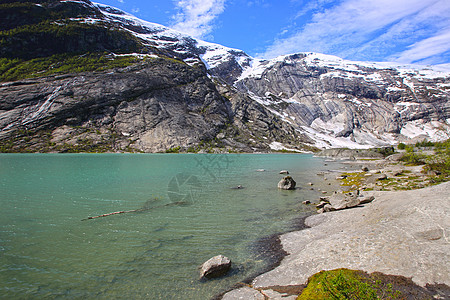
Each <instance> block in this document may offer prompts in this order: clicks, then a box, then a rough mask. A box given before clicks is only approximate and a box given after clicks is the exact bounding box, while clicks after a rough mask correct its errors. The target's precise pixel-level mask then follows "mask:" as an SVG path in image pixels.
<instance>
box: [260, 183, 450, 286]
mask: <svg viewBox="0 0 450 300" xmlns="http://www.w3.org/2000/svg"><path fill="white" fill-rule="evenodd" d="M373 195H374V196H375V201H374V202H372V203H371V204H368V205H366V206H365V207H358V208H353V209H350V210H342V211H336V212H329V213H326V214H323V215H315V216H311V217H309V218H307V219H306V223H307V224H308V225H309V226H313V227H312V228H309V229H306V230H302V231H297V232H291V233H287V234H284V235H282V236H281V242H282V245H283V248H284V250H285V251H286V252H288V253H289V255H288V256H286V257H285V258H284V259H283V261H282V263H281V265H280V266H279V267H277V268H276V269H274V270H272V271H270V272H268V273H265V274H263V275H260V276H259V277H257V278H255V279H254V281H253V286H254V288H267V287H270V286H277V285H278V286H287V285H299V284H305V283H306V281H307V279H308V277H310V276H311V275H313V274H315V273H317V272H319V271H321V270H332V269H337V268H350V269H356V270H363V271H366V272H375V271H377V272H382V273H385V274H390V275H401V276H405V277H410V278H412V280H413V281H414V282H415V283H416V284H418V285H421V286H425V284H426V283H431V284H433V283H443V284H447V285H450V242H449V235H450V182H447V183H443V184H440V185H438V186H433V187H429V188H425V189H420V190H412V191H401V192H373Z"/></svg>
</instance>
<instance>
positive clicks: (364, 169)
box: [361, 166, 369, 172]
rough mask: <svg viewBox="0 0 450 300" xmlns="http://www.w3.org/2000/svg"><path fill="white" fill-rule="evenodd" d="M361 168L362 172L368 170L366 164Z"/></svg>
mask: <svg viewBox="0 0 450 300" xmlns="http://www.w3.org/2000/svg"><path fill="white" fill-rule="evenodd" d="M361 170H363V171H364V172H369V168H368V167H367V166H364V167H362V168H361Z"/></svg>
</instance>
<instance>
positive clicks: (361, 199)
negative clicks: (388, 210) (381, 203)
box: [358, 196, 375, 204]
mask: <svg viewBox="0 0 450 300" xmlns="http://www.w3.org/2000/svg"><path fill="white" fill-rule="evenodd" d="M358 200H359V204H366V203H370V202H372V201H373V200H375V197H374V196H369V197H359V199H358Z"/></svg>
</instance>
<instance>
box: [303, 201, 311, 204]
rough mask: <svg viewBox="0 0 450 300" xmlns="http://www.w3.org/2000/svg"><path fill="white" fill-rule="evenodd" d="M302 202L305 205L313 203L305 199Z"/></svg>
mask: <svg viewBox="0 0 450 300" xmlns="http://www.w3.org/2000/svg"><path fill="white" fill-rule="evenodd" d="M302 203H303V204H305V205H308V204H311V201H309V200H305V201H303V202H302Z"/></svg>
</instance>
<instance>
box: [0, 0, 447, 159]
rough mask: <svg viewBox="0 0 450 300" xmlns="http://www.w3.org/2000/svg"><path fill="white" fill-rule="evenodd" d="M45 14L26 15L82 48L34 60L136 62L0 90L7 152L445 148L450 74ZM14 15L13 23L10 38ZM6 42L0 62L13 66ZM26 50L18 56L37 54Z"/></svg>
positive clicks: (103, 10)
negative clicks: (278, 52)
mask: <svg viewBox="0 0 450 300" xmlns="http://www.w3.org/2000/svg"><path fill="white" fill-rule="evenodd" d="M49 3H50V4H46V2H45V1H40V3H37V2H36V4H35V7H34V9H37V10H40V11H39V14H40V15H41V16H44V15H45V13H46V12H48V11H51V12H53V13H52V14H50V13H49V14H48V16H54V15H55V13H54V11H57V12H58V14H60V15H61V17H60V18H61V19H57V20H52V21H51V24H56V25H57V26H68V25H66V24H74V23H75V24H82V25H83V26H79V27H76V28H77V29H76V30H80V31H82V33H80V34H79V35H78V36H79V37H80V41H75V42H76V43H74V42H73V41H70V40H69V43H68V42H67V39H66V40H64V41H65V44H62V45H61V43H60V44H58V42H60V41H58V40H57V39H58V37H50V38H53V39H56V41H55V43H53V44H55V45H59V46H58V48H51V47H52V45H53V44H52V43H46V44H45V45H44V46H46V47H50V48H49V49H47V48H45V47H44V46H43V45H38V47H39V53H36V55H41V56H42V53H48V55H51V54H54V53H56V54H58V53H61V51H62V53H66V52H67V51H71V52H80V51H81V52H83V51H91V52H92V51H107V52H110V53H111V55H110V57H121V56H135V57H136V58H139V59H143V60H142V62H140V63H138V64H136V65H135V66H133V67H132V66H130V67H126V68H122V69H120V68H115V69H112V70H107V71H104V72H103V73H98V72H97V73H89V74H87V73H86V74H81V75H80V74H68V75H65V76H59V77H58V76H54V77H50V78H49V77H46V78H43V79H33V80H31V81H30V80H29V81H24V82H12V83H11V82H10V83H4V84H3V85H2V86H1V87H0V95H2V96H3V103H2V102H0V130H1V132H0V139H2V138H3V139H6V140H8V141H11V137H12V136H14V135H17V132H19V131H20V132H22V131H23V130H26V131H27V132H30V131H33V132H34V134H35V135H36V136H37V137H36V140H39V138H40V136H41V135H42V131H45V132H46V133H45V134H46V136H51V143H54V144H55V145H56V146H52V147H53V148H51V147H50V149H49V150H52V151H59V150H58V149H60V148H58V147H60V146H61V145H68V144H70V145H72V144H77V143H78V142H76V141H86V140H87V141H89V143H90V144H92V143H94V144H96V143H99V141H104V140H108V141H114V142H111V143H110V144H108V147H110V148H108V150H109V151H128V150H130V149H132V150H133V149H134V150H138V151H145V152H155V151H164V150H166V149H171V148H178V147H180V148H181V149H188V148H196V147H197V148H198V145H203V146H202V147H205V145H207V147H209V148H210V149H215V150H214V151H216V150H217V151H227V150H228V151H229V150H243V151H267V150H270V149H272V150H282V149H289V150H294V151H302V150H308V149H311V148H312V147H318V148H330V147H349V148H361V147H372V146H383V145H391V144H394V143H397V142H399V141H402V142H408V141H415V140H423V139H425V138H426V139H429V140H442V139H446V138H449V137H450V101H449V99H450V97H449V89H450V66H448V65H447V66H446V65H441V66H415V65H396V64H392V63H370V62H353V61H347V60H343V59H340V58H338V57H335V56H329V55H322V54H317V53H297V54H292V55H285V56H280V57H277V58H275V59H271V60H262V59H257V58H253V57H250V56H249V55H247V54H246V53H245V52H244V51H242V50H238V49H232V48H228V47H225V46H222V45H218V44H213V43H208V42H205V41H201V40H198V39H195V38H193V37H190V36H188V35H186V34H183V33H180V32H177V31H175V30H172V29H170V28H168V27H165V26H162V25H159V24H155V23H151V22H146V21H143V20H140V19H138V18H136V17H135V16H132V15H130V14H127V13H125V12H123V11H121V10H119V9H117V8H114V7H111V6H106V5H102V4H98V3H91V2H90V1H88V0H79V1H59V2H57V3H56V4H55V3H53V2H49ZM61 12H62V13H61ZM20 13H21V12H18V13H17V16H16V19H15V17H14V15H12V17H10V19H12V20H13V21H14V20H18V21H16V22H17V25H15V26H16V27H18V28H20V26H21V24H22V23H23V22H22V19H21V18H20V17H21V15H20ZM30 22H35V20H32V21H30ZM52 22H53V23H52ZM11 23H14V22H11V21H10V23H9V24H6V23H5V24H3V27H5V28H7V29H10V28H9V27H8V26H12V25H11ZM46 24H48V21H47V23H46ZM2 30H4V29H2ZM91 31H92V32H91ZM111 32H113V33H115V35H112V34H111ZM117 32H118V33H117ZM119 33H120V34H119ZM99 36H100V37H99ZM17 39H18V38H17V37H13V38H11V41H13V42H14V43H17ZM7 42H8V41H7ZM14 43H12V42H11V45H12V46H11V47H10V49H9V48H8V49H6V50H4V49H0V50H2V51H0V54H2V55H4V56H6V57H12V58H14V55H15V53H16V52H18V51H15V50H14V49H15V48H14ZM29 44H30V42H29V39H28V40H27V41H25V42H23V43H22V45H23V46H21V47H22V48H23V47H29V49H33V48H32V47H35V46H33V45H31V46H30V45H29ZM67 44H68V46H67ZM43 47H44V48H43ZM35 48H36V47H35ZM73 48H75V49H73ZM16 49H17V48H16ZM86 49H87V50H86ZM58 51H59V52H58ZM64 51H65V52H64ZM28 52H30V51H28ZM0 56H1V55H0ZM144 58H149V59H150V60H151V62H150V63H149V62H148V60H144ZM87 87H89V89H87ZM86 91H88V92H86ZM105 95H108V96H107V97H105ZM74 128H75V129H74ZM80 128H83V130H84V129H86V130H84V131H83V130H81V129H80ZM92 129H95V130H96V131H95V132H97V133H98V132H101V134H99V135H98V136H95V134H93V131H92ZM111 133H114V134H113V135H111ZM28 134H29V133H28ZM108 134H109V135H108ZM112 137H113V138H112ZM21 141H22V140H21ZM13 142H16V141H13ZM51 145H53V144H51ZM39 147H41V146H36V149H39ZM197 148H196V149H197ZM224 149H225V150H224Z"/></svg>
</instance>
